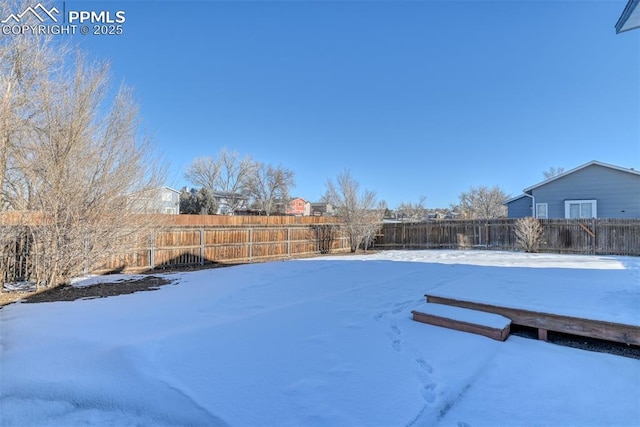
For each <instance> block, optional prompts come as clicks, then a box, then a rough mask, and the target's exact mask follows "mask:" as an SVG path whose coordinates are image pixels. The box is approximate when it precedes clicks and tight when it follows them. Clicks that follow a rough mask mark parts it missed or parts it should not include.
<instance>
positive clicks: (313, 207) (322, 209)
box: [304, 202, 333, 216]
mask: <svg viewBox="0 0 640 427" xmlns="http://www.w3.org/2000/svg"><path fill="white" fill-rule="evenodd" d="M304 214H305V216H332V215H333V206H331V204H330V203H311V202H307V203H305V207H304Z"/></svg>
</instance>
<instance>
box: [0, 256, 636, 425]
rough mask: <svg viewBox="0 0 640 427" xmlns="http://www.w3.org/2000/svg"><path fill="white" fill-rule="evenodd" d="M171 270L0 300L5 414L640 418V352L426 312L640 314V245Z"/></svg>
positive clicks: (196, 420) (75, 420)
mask: <svg viewBox="0 0 640 427" xmlns="http://www.w3.org/2000/svg"><path fill="white" fill-rule="evenodd" d="M127 277H128V276H120V277H119V279H124V278H127ZM165 277H166V278H168V279H171V280H174V281H175V283H176V284H174V285H167V286H163V287H161V288H160V289H159V290H157V291H154V292H139V293H135V294H130V295H122V296H117V297H111V298H102V299H91V300H78V301H73V302H56V303H40V304H25V303H20V304H13V305H10V306H6V307H3V308H2V309H1V310H0V425H2V426H23V425H30V426H38V425H47V426H75V425H113V426H137V425H154V426H174V425H203V426H216V425H219V426H459V427H462V426H473V427H476V426H515V425H527V426H538V425H539V426H548V425H552V426H556V425H580V426H601V425H612V426H637V425H640V360H636V359H631V358H625V357H621V356H615V355H610V354H601V353H593V352H588V351H584V350H578V349H572V348H566V347H560V346H557V345H554V344H552V343H547V342H542V341H536V340H529V339H525V338H521V337H517V336H511V337H509V339H508V340H507V341H505V342H499V341H495V340H492V339H489V338H486V337H483V336H479V335H474V334H469V333H464V332H459V331H455V330H449V329H444V328H439V327H436V326H431V325H426V324H423V323H419V322H414V321H412V320H411V311H412V310H420V309H421V308H423V307H424V306H425V305H426V302H425V299H424V294H425V293H432V292H438V293H443V294H448V295H462V294H464V295H466V294H468V295H470V296H471V297H473V298H477V299H479V300H480V299H482V300H484V299H491V300H492V301H493V300H500V301H501V302H505V303H509V304H512V305H514V306H520V307H528V308H532V309H539V310H540V311H544V310H555V311H558V312H562V313H573V314H578V313H582V314H592V315H593V316H596V317H598V318H607V319H617V320H618V321H623V322H627V323H632V324H639V323H638V311H639V310H638V307H640V259H638V258H631V257H597V256H568V255H549V254H522V253H505V252H490V251H411V252H409V251H388V252H381V253H377V254H370V255H362V256H337V257H324V258H314V259H309V260H292V261H284V262H272V263H262V264H251V265H242V266H235V267H230V268H222V269H212V270H201V271H196V272H188V273H175V274H170V275H166V276H165ZM102 279H104V278H101V279H96V278H91V279H89V280H91V281H92V283H95V282H96V281H97V280H100V281H102ZM86 283H87V282H82V281H80V282H78V283H77V285H78V286H82V285H86Z"/></svg>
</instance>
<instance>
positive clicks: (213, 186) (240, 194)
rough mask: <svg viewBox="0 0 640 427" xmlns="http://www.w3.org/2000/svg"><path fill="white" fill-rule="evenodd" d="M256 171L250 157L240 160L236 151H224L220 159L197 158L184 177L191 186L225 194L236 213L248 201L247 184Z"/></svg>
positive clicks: (224, 149) (254, 163)
mask: <svg viewBox="0 0 640 427" xmlns="http://www.w3.org/2000/svg"><path fill="white" fill-rule="evenodd" d="M255 169H256V162H254V160H253V159H252V158H251V157H249V156H244V157H240V154H238V152H237V151H229V150H227V149H226V148H223V149H222V150H220V153H218V157H217V158H213V157H201V158H197V159H195V160H194V161H193V163H192V164H191V165H190V166H189V167H188V168H187V171H186V173H185V176H186V178H187V179H188V180H189V181H190V182H191V183H192V184H194V185H196V186H199V187H203V188H206V189H208V190H209V191H210V192H211V193H212V194H215V193H218V192H221V193H224V199H225V203H226V204H227V205H228V206H229V207H230V209H231V211H235V210H236V209H238V207H239V206H240V205H241V204H242V203H244V201H245V200H246V198H245V197H244V196H245V195H246V193H247V184H248V182H249V179H250V178H251V176H252V175H253V173H254V171H255Z"/></svg>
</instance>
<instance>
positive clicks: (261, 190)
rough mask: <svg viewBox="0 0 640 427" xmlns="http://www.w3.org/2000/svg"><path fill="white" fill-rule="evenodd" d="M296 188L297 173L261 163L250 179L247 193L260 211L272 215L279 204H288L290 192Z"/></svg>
mask: <svg viewBox="0 0 640 427" xmlns="http://www.w3.org/2000/svg"><path fill="white" fill-rule="evenodd" d="M294 186H295V173H294V172H293V171H292V170H291V169H287V168H284V167H282V166H273V165H270V164H269V165H265V164H264V163H259V164H257V165H256V167H255V168H254V171H253V174H252V175H251V177H250V178H249V179H248V182H247V192H248V194H249V195H250V196H251V197H253V200H254V203H255V204H256V206H257V207H258V209H260V210H263V211H264V212H265V213H266V214H267V215H271V214H272V213H274V211H275V209H276V205H277V204H278V203H280V204H284V203H286V201H287V199H288V198H289V190H290V189H291V188H292V187H294Z"/></svg>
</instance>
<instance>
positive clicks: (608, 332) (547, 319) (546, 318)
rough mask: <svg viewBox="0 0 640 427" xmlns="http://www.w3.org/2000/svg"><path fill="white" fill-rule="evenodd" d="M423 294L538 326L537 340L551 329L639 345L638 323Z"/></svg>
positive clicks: (519, 323) (431, 298)
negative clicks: (586, 317) (624, 322)
mask: <svg viewBox="0 0 640 427" xmlns="http://www.w3.org/2000/svg"><path fill="white" fill-rule="evenodd" d="M425 297H426V299H427V302H428V303H437V304H446V305H450V306H454V307H462V308H468V309H472V310H478V311H484V312H487V313H495V314H500V315H502V316H504V317H506V318H508V319H511V323H512V324H514V325H520V326H527V327H531V328H536V329H538V339H541V340H546V339H547V331H554V332H562V333H566V334H572V335H579V336H583V337H590V338H597V339H601V340H606V341H614V342H619V343H624V344H632V345H639V346H640V326H636V325H626V324H622V323H613V322H606V321H601V320H593V319H584V318H579V317H572V316H563V315H558V314H551V313H541V312H536V311H530V310H521V309H517V308H510V307H501V306H496V305H491V304H483V303H476V302H471V301H463V300H458V299H453V298H445V297H439V296H435V295H428V294H427V295H425Z"/></svg>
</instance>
